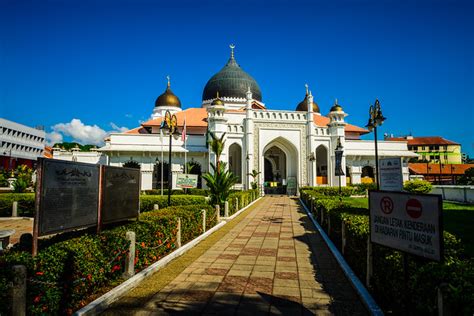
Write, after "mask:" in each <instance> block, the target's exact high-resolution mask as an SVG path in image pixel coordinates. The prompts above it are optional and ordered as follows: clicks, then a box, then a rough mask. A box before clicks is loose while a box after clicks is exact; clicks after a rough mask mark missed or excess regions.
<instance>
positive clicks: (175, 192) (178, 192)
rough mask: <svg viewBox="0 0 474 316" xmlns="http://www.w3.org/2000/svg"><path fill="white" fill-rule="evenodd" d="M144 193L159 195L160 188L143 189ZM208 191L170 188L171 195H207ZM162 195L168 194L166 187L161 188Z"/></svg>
mask: <svg viewBox="0 0 474 316" xmlns="http://www.w3.org/2000/svg"><path fill="white" fill-rule="evenodd" d="M142 193H143V194H144V195H161V189H153V190H145V191H142ZM208 194H209V192H208V191H207V190H204V189H195V188H192V189H187V190H186V192H185V191H184V190H178V189H175V190H171V195H202V196H207V195H208ZM163 195H166V196H167V195H168V189H163Z"/></svg>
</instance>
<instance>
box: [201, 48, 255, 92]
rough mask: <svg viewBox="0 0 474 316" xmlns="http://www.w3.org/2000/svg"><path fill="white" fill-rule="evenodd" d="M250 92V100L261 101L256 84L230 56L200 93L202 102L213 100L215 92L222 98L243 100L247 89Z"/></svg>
mask: <svg viewBox="0 0 474 316" xmlns="http://www.w3.org/2000/svg"><path fill="white" fill-rule="evenodd" d="M249 86H250V91H252V98H253V99H255V100H257V101H262V92H261V91H260V87H259V86H258V83H257V82H256V81H255V79H253V78H252V77H251V76H250V75H249V74H248V73H246V72H245V71H243V70H242V68H240V66H239V65H238V64H237V62H236V61H235V58H234V54H233V52H232V55H231V56H230V59H229V61H228V62H227V64H226V65H225V66H224V68H222V69H221V70H220V71H219V72H218V73H216V74H215V75H214V76H212V78H211V79H209V81H208V82H207V84H206V86H205V87H204V91H203V92H202V100H203V101H206V100H211V99H215V98H216V95H217V92H219V95H220V96H221V97H222V98H226V97H227V98H244V99H245V95H246V92H247V90H248V87H249Z"/></svg>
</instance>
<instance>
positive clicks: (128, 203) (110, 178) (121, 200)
mask: <svg viewBox="0 0 474 316" xmlns="http://www.w3.org/2000/svg"><path fill="white" fill-rule="evenodd" d="M102 168H103V174H102V201H101V204H102V212H101V222H102V223H103V224H107V223H112V222H118V221H122V220H125V219H130V218H136V217H138V214H139V211H140V169H134V168H123V167H113V166H102Z"/></svg>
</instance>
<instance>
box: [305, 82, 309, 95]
mask: <svg viewBox="0 0 474 316" xmlns="http://www.w3.org/2000/svg"><path fill="white" fill-rule="evenodd" d="M304 86H305V88H306V95H308V89H309V86H308V84H307V83H305V84H304Z"/></svg>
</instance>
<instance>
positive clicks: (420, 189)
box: [403, 179, 432, 193]
mask: <svg viewBox="0 0 474 316" xmlns="http://www.w3.org/2000/svg"><path fill="white" fill-rule="evenodd" d="M431 188H432V186H431V183H430V182H428V181H426V180H420V179H415V180H410V181H405V183H404V184H403V190H404V191H406V192H410V193H430V192H431Z"/></svg>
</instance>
